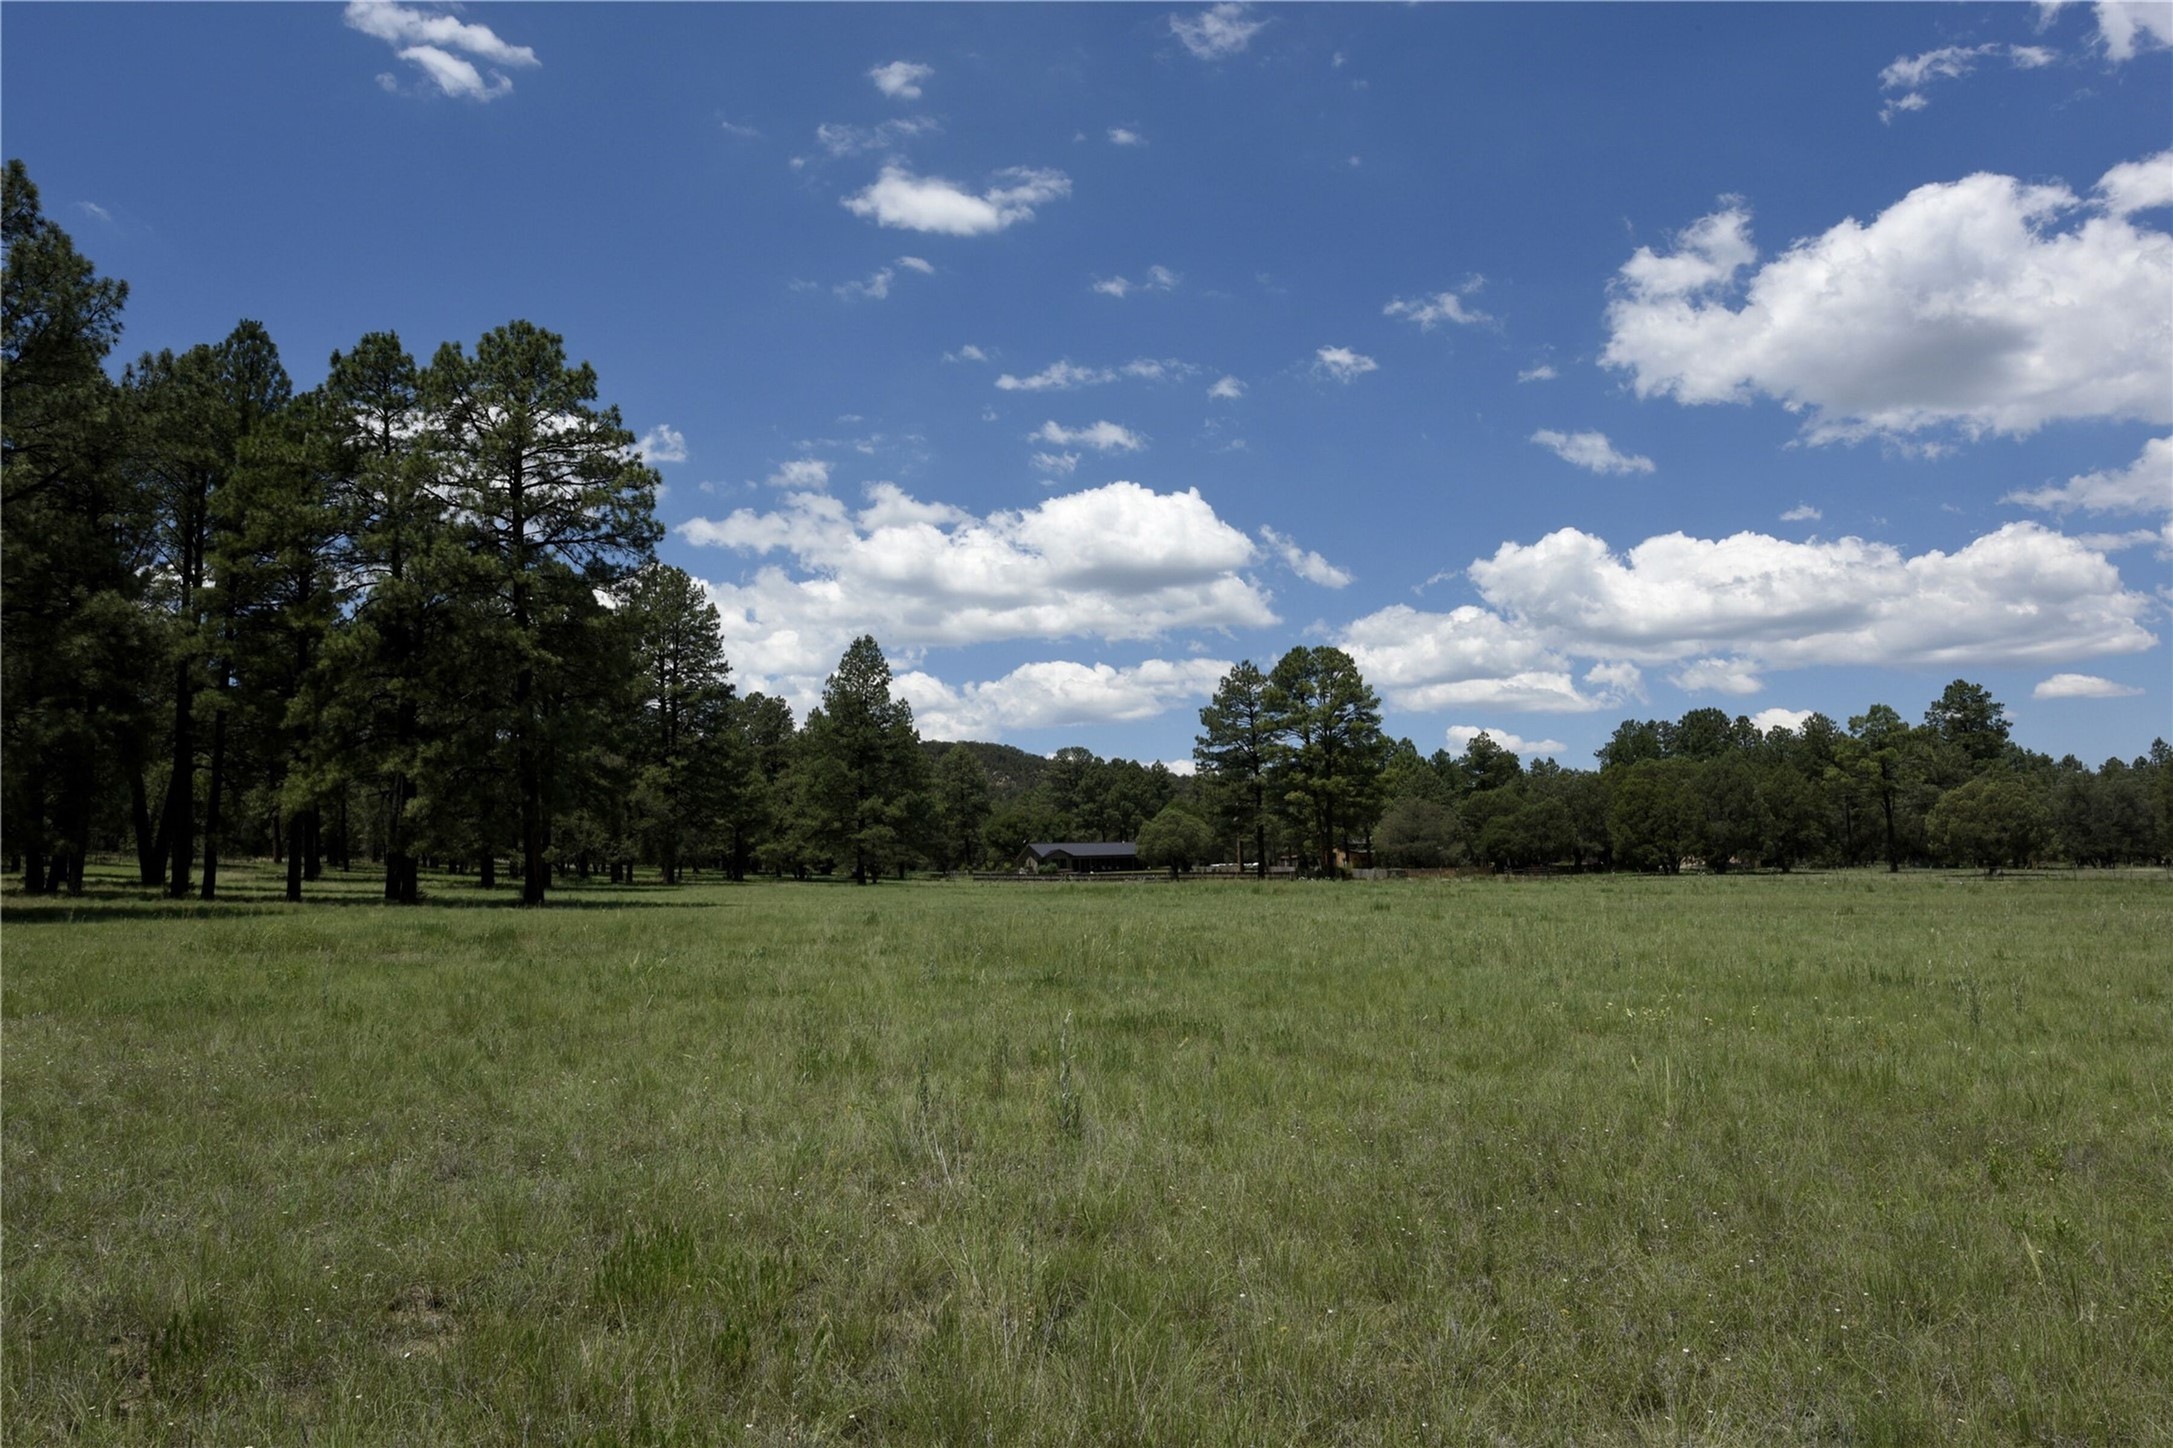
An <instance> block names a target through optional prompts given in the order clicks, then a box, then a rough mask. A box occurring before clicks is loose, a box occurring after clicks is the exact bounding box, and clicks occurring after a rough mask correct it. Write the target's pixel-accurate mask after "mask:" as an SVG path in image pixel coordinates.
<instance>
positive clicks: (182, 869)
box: [159, 660, 196, 900]
mask: <svg viewBox="0 0 2173 1448" xmlns="http://www.w3.org/2000/svg"><path fill="white" fill-rule="evenodd" d="M191 682H192V681H191V679H190V678H189V665H188V663H187V661H185V660H184V661H183V662H182V663H181V664H180V665H178V666H177V667H176V669H175V671H174V772H173V774H172V776H171V777H170V778H169V779H168V780H167V782H166V812H165V815H164V817H163V818H162V819H161V820H160V822H159V830H160V832H161V833H163V834H164V835H165V837H166V845H167V849H168V851H169V852H170V858H171V866H170V868H169V869H168V870H167V873H166V893H167V894H168V895H170V896H172V897H173V898H174V899H176V900H181V899H185V898H187V896H188V893H189V853H190V851H192V850H193V849H195V847H196V720H195V717H194V710H193V708H192V705H193V704H194V702H195V696H194V694H193V693H192V692H191V690H190V687H189V686H190V684H191Z"/></svg>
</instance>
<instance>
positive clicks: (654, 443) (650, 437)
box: [634, 422, 687, 463]
mask: <svg viewBox="0 0 2173 1448" xmlns="http://www.w3.org/2000/svg"><path fill="white" fill-rule="evenodd" d="M634 447H635V450H636V451H638V452H639V453H640V454H641V455H642V456H643V457H645V458H647V459H648V460H649V461H650V462H652V463H683V462H685V461H686V460H687V439H686V435H685V434H684V433H682V432H680V431H679V429H678V428H676V427H673V426H672V425H671V424H669V423H664V422H660V423H658V424H657V425H656V426H655V427H652V428H650V429H649V430H648V431H647V432H645V433H643V434H642V435H641V441H640V442H637V443H635V444H634Z"/></svg>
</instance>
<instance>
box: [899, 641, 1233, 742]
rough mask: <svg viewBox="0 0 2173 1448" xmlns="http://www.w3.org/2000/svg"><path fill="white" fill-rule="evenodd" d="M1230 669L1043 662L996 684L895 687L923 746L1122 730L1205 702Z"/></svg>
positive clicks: (916, 681) (1204, 664) (1186, 662)
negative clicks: (1046, 732)
mask: <svg viewBox="0 0 2173 1448" xmlns="http://www.w3.org/2000/svg"><path fill="white" fill-rule="evenodd" d="M1230 668H1231V665H1229V664H1228V663H1225V662H1223V661H1222V660H1220V659H1183V660H1170V659H1147V660H1145V661H1143V662H1141V663H1138V664H1133V665H1129V666H1126V667H1124V668H1113V667H1111V666H1110V665H1108V664H1091V665H1089V664H1081V663H1074V662H1072V661H1071V660H1068V659H1051V660H1046V661H1043V662H1039V663H1031V664H1021V665H1019V667H1017V668H1015V669H1013V670H1012V671H1011V672H1010V673H1008V674H1005V675H1004V676H1003V677H1002V678H999V679H989V680H986V681H983V682H976V683H967V684H960V685H955V686H954V685H951V684H946V683H944V682H943V681H942V680H940V679H938V678H936V677H934V676H933V675H931V674H927V673H923V672H920V671H918V670H915V671H912V672H909V673H906V674H902V675H900V676H899V677H898V678H897V680H896V681H895V689H896V692H897V694H898V695H899V697H901V698H903V699H905V700H906V701H907V702H908V703H910V704H912V706H913V717H914V719H915V721H916V722H917V723H918V724H919V726H920V731H921V733H922V735H923V736H924V737H927V738H931V739H991V738H998V737H1000V736H1002V735H1004V734H1006V733H1008V732H1010V731H1012V730H1015V729H1048V728H1056V727H1061V726H1064V725H1082V724H1127V723H1132V722H1135V721H1137V720H1141V719H1151V718H1153V717H1154V716H1156V715H1157V714H1162V713H1166V712H1167V711H1169V710H1170V709H1173V708H1177V707H1179V706H1182V705H1190V706H1194V707H1197V706H1198V705H1199V704H1201V703H1204V702H1206V701H1207V700H1208V699H1209V698H1211V697H1213V695H1214V692H1215V686H1216V685H1217V684H1218V683H1220V682H1221V680H1222V677H1223V675H1225V674H1227V673H1228V672H1229V671H1230Z"/></svg>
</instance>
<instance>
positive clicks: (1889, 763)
mask: <svg viewBox="0 0 2173 1448" xmlns="http://www.w3.org/2000/svg"><path fill="white" fill-rule="evenodd" d="M1914 742H1915V741H1914V739H1913V731H1911V730H1910V728H1909V726H1908V724H1907V723H1906V722H1905V721H1904V720H1903V719H1902V717H1901V715H1899V714H1898V713H1896V712H1895V711H1894V710H1893V708H1892V707H1891V706H1889V705H1886V704H1874V705H1872V706H1871V707H1870V708H1869V709H1867V710H1865V711H1864V712H1863V713H1861V714H1858V715H1856V716H1855V717H1854V718H1852V719H1850V720H1849V739H1848V741H1847V744H1846V747H1845V748H1844V749H1843V750H1842V752H1841V765H1842V768H1843V769H1845V770H1846V771H1847V772H1848V773H1849V774H1850V775H1851V776H1853V777H1854V778H1855V779H1856V780H1857V781H1859V782H1860V783H1862V784H1863V785H1864V786H1865V787H1866V788H1867V789H1868V790H1869V791H1870V792H1871V795H1872V797H1873V799H1874V800H1875V801H1876V802H1877V804H1878V807H1879V815H1880V819H1881V822H1882V823H1883V825H1884V827H1885V836H1886V868H1887V872H1888V873H1889V874H1891V873H1893V872H1895V871H1898V870H1900V869H1901V845H1900V833H1899V830H1898V828H1897V824H1896V817H1897V814H1898V813H1899V810H1900V807H1901V802H1902V796H1903V793H1904V791H1905V790H1907V789H1908V787H1909V785H1910V783H1911V782H1912V781H1911V775H1912V769H1913V759H1912V755H1913V753H1914V751H1913V749H1912V745H1913V743H1914Z"/></svg>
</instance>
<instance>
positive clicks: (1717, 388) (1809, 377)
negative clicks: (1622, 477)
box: [1602, 168, 2173, 443]
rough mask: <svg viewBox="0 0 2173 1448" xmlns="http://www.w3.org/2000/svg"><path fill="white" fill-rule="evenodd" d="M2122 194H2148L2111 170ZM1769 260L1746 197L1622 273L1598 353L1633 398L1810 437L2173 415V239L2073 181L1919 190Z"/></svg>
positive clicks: (2023, 427)
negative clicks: (1779, 413)
mask: <svg viewBox="0 0 2173 1448" xmlns="http://www.w3.org/2000/svg"><path fill="white" fill-rule="evenodd" d="M2107 174H2108V178H2109V183H2108V184H2110V185H2111V186H2112V187H2114V188H2117V189H2118V190H2120V192H2121V193H2122V194H2123V195H2134V194H2136V193H2137V191H2139V190H2145V189H2147V183H2131V182H2130V181H2129V180H2128V179H2127V178H2128V177H2129V175H2130V173H2129V172H2127V171H2125V170H2123V169H2121V168H2115V170H2114V171H2113V172H2109V173H2107ZM1756 260H1757V251H1756V248H1755V247H1754V246H1753V245H1752V243H1751V241H1750V217H1749V213H1748V211H1746V210H1745V209H1744V208H1743V207H1742V206H1741V204H1740V203H1735V204H1730V205H1728V206H1727V207H1726V208H1725V209H1723V210H1722V211H1720V212H1716V213H1715V214H1713V215H1711V216H1708V217H1706V218H1705V219H1703V220H1702V221H1700V222H1698V223H1697V224H1696V225H1695V226H1693V227H1691V228H1690V230H1689V231H1687V232H1685V233H1683V235H1682V236H1680V237H1679V238H1677V243H1676V246H1675V249H1674V250H1673V251H1671V252H1669V253H1667V254H1664V255H1663V254H1658V253H1655V252H1654V251H1652V250H1651V249H1650V248H1645V247H1640V248H1639V249H1638V251H1637V253H1636V255H1634V256H1633V257H1631V259H1630V260H1629V261H1628V262H1627V263H1625V264H1624V265H1623V267H1622V270H1621V272H1620V274H1619V276H1618V278H1617V281H1616V295H1615V297H1614V300H1613V301H1612V302H1611V303H1610V304H1609V306H1608V309H1607V323H1608V328H1609V334H1610V335H1609V337H1608V342H1607V346H1606V350H1605V351H1604V353H1603V354H1602V360H1603V361H1604V362H1605V363H1606V364H1607V365H1608V366H1610V367H1614V368H1617V369H1619V370H1622V371H1625V372H1627V373H1628V374H1629V375H1630V380H1631V383H1632V385H1633V386H1634V388H1635V390H1636V392H1637V394H1638V395H1639V396H1640V397H1652V396H1667V397H1673V398H1674V399H1675V400H1676V401H1678V402H1682V403H1709V402H1744V401H1748V400H1749V399H1751V398H1752V397H1754V396H1758V395H1764V396H1767V397H1772V398H1775V399H1777V400H1779V401H1780V402H1781V403H1782V404H1783V405H1784V406H1786V407H1787V408H1788V409H1789V410H1791V411H1794V412H1800V413H1804V414H1806V423H1805V434H1806V436H1807V438H1808V439H1809V440H1810V441H1812V442H1815V443H1816V442H1830V441H1836V440H1853V439H1857V438H1862V437H1867V436H1882V437H1887V438H1891V439H1899V440H1904V441H1906V440H1908V439H1911V438H1915V437H1918V436H1919V435H1922V434H1925V433H1927V432H1934V433H1936V432H1937V431H1940V430H1953V431H1958V432H1960V433H1961V434H1962V435H1964V436H1968V437H1976V436H1979V435H1981V434H1984V433H1986V432H1997V433H2006V434H2016V435H2019V434H2024V433H2029V432H2032V431H2034V430H2036V429H2037V428H2038V427H2041V426H2043V425H2044V424H2045V423H2048V422H2052V421H2056V420H2061V419H2071V418H2122V419H2135V420H2141V421H2147V422H2165V421H2173V388H2169V387H2167V386H2166V382H2165V379H2166V377H2167V376H2168V375H2169V374H2173V311H2169V309H2168V308H2167V306H2166V298H2167V297H2168V296H2173V236H2169V235H2168V234H2167V233H2165V232H2163V231H2157V230H2152V229H2150V228H2147V227H2139V226H2137V225H2136V224H2135V223H2134V222H2133V221H2132V220H2131V219H2130V218H2129V217H2127V216H2123V215H2118V214H2113V213H2112V212H2111V210H2110V209H2109V208H2108V207H2106V206H2102V205H2100V206H2088V205H2085V203H2083V202H2082V201H2081V200H2079V199H2078V198H2077V197H2076V196H2075V195H2074V194H2073V193H2072V192H2070V191H2068V190H2067V189H2066V188H2065V187H2062V186H2057V185H2030V184H2026V183H2024V182H2022V181H2019V180H2017V179H2015V178H2014V177H2011V176H1998V175H1992V174H1989V173H1979V174H1977V175H1974V176H1967V177H1964V178H1963V179H1961V180H1959V181H1953V182H1935V183H1933V184H1931V185H1927V186H1920V187H1918V188H1917V189H1916V190H1914V191H1912V192H1910V193H1909V194H1908V195H1907V196H1905V197H1903V198H1902V199H1901V200H1900V201H1898V202H1896V203H1894V205H1892V206H1891V207H1889V208H1887V210H1885V211H1884V212H1882V213H1880V214H1879V215H1878V216H1877V217H1875V218H1873V219H1872V220H1871V221H1870V222H1869V223H1868V224H1866V223H1862V222H1858V221H1856V220H1853V219H1851V220H1846V221H1843V222H1841V223H1839V224H1838V225H1836V226H1834V227H1832V228H1830V229H1829V230H1828V231H1826V232H1825V233H1824V234H1822V235H1820V236H1816V237H1810V238H1806V239H1804V240H1801V241H1798V242H1796V243H1795V244H1794V245H1793V246H1791V247H1790V248H1789V249H1788V250H1787V251H1786V252H1785V253H1783V254H1782V255H1780V256H1778V257H1775V258H1774V259H1772V260H1771V261H1769V262H1767V263H1765V264H1764V265H1763V266H1761V267H1758V268H1757V269H1756V270H1755V271H1753V272H1751V274H1750V275H1749V276H1748V277H1747V278H1743V277H1742V276H1741V274H1742V273H1743V272H1744V271H1745V269H1747V268H1749V267H1751V265H1752V263H1754V262H1755V261H1756Z"/></svg>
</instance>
